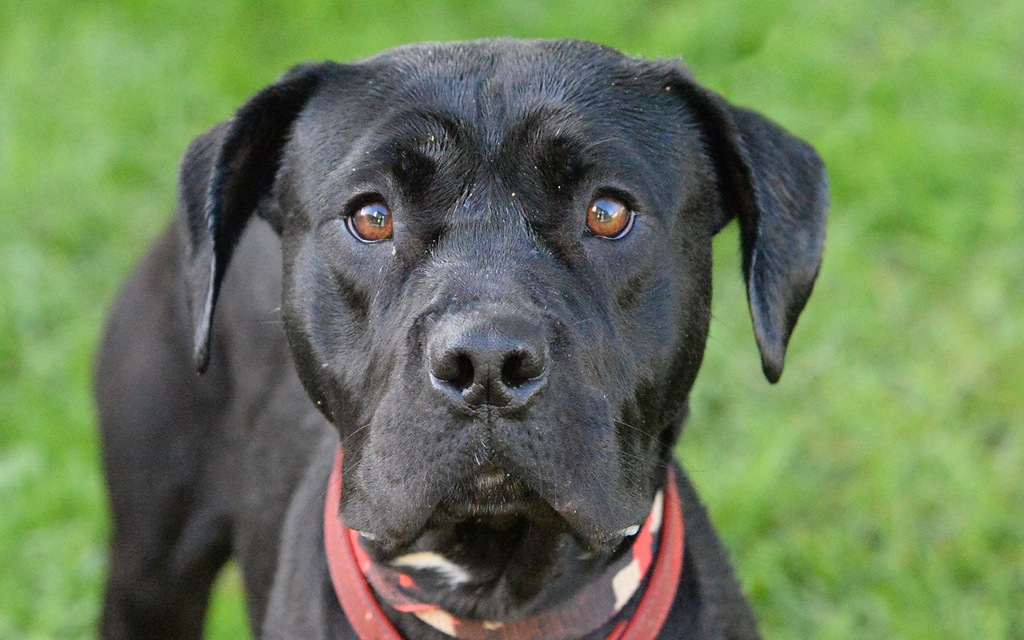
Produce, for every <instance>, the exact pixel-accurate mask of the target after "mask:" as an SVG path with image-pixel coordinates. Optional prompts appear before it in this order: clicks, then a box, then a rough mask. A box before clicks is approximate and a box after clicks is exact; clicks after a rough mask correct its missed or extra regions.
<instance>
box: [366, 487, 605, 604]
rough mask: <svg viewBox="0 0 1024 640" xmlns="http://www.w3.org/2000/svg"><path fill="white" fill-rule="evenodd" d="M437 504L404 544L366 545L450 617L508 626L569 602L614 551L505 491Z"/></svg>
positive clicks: (533, 499)
mask: <svg viewBox="0 0 1024 640" xmlns="http://www.w3.org/2000/svg"><path fill="white" fill-rule="evenodd" d="M480 498H481V496H480V494H479V493H477V494H475V495H470V496H467V497H466V498H464V499H461V498H460V499H458V500H445V501H443V502H442V503H441V504H440V505H439V506H438V507H437V509H436V510H435V511H434V513H433V514H432V515H431V517H430V519H429V520H428V521H427V523H426V525H425V526H424V527H423V528H422V530H421V531H420V532H419V534H418V535H417V536H416V537H415V539H414V540H412V541H411V542H408V543H405V544H400V545H394V544H388V543H386V542H385V543H382V542H381V541H374V540H369V541H367V544H365V545H364V547H365V548H366V549H367V551H369V552H370V555H371V557H373V558H374V560H375V561H376V562H378V563H381V564H386V565H389V566H391V567H392V568H394V569H397V570H400V571H401V572H402V573H406V574H408V575H410V576H411V577H412V578H413V580H414V581H415V582H416V584H417V586H418V587H419V588H420V589H421V591H422V593H423V597H424V599H425V600H426V601H428V602H430V603H431V604H436V605H439V606H440V607H442V608H443V609H445V610H446V611H448V612H450V613H452V614H453V615H455V616H456V617H459V618H463V619H469V620H485V621H501V622H515V621H516V620H520V619H523V618H526V617H529V616H530V615H533V614H535V613H536V612H538V611H541V610H543V609H546V608H548V607H551V606H553V605H556V604H558V603H559V602H561V601H563V600H565V599H567V598H569V597H571V596H572V595H573V593H574V592H575V591H576V589H577V588H578V587H579V586H580V585H581V584H585V583H586V582H588V581H589V580H590V579H591V578H592V577H593V576H594V574H596V573H597V572H599V571H600V569H601V567H603V566H604V565H605V564H606V563H607V561H608V560H609V558H610V557H611V556H612V555H613V553H614V552H607V551H606V552H598V551H595V550H593V549H592V548H591V547H589V546H588V545H587V544H586V543H585V542H583V541H582V538H581V537H580V536H579V535H577V534H576V533H575V532H574V531H573V530H572V528H571V527H570V526H569V523H568V522H567V521H566V520H565V519H564V518H563V517H562V516H561V515H559V514H558V513H557V512H556V511H555V510H554V509H553V508H552V507H551V506H550V505H549V504H547V503H546V502H544V501H543V500H542V499H541V498H540V497H539V496H537V495H536V494H533V493H532V492H530V491H528V490H522V489H521V487H516V486H509V487H505V488H504V489H503V490H502V491H500V492H497V493H492V494H491V495H490V496H488V498H490V499H480Z"/></svg>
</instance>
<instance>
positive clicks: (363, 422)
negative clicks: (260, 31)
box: [97, 40, 827, 640]
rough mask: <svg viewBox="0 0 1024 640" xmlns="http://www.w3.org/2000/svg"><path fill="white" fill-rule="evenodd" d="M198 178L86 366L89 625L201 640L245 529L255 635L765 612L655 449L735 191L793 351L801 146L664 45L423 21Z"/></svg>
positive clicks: (549, 632) (637, 623)
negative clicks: (96, 544)
mask: <svg viewBox="0 0 1024 640" xmlns="http://www.w3.org/2000/svg"><path fill="white" fill-rule="evenodd" d="M179 185H180V186H179V194H178V195H179V201H180V207H179V212H178V215H177V217H176V218H175V219H174V221H173V222H172V223H171V225H170V228H169V229H168V230H167V231H166V233H164V235H163V236H162V237H161V238H160V239H159V240H157V242H156V244H155V245H154V246H153V248H152V249H151V250H150V253H149V255H148V256H147V257H146V258H145V259H144V260H143V262H142V263H141V264H140V265H139V267H138V268H137V269H136V271H135V272H134V274H133V275H132V277H131V279H130V280H129V282H128V284H127V287H126V289H125V290H124V292H123V294H122V296H121V298H120V301H119V302H118V303H117V305H116V307H115V309H114V310H113V313H112V315H111V319H110V323H109V326H108V328H107V333H106V336H105V339H104V342H103V346H102V350H101V353H100V358H99V364H98V369H97V396H98V404H99V412H100V418H101V422H102V427H103V449H104V458H105V464H106V470H107V479H108V482H109V486H110V494H111V507H112V511H113V541H112V551H111V557H110V574H109V580H108V584H107V590H106V600H105V607H104V612H103V619H102V633H103V636H104V637H107V638H143V637H145V638H149V637H153V638H191V637H198V636H199V635H200V634H201V631H202V626H203V617H204V613H205V609H206V605H207V600H208V596H209V592H210V587H211V584H212V582H213V580H214V577H215V576H216V574H217V572H218V570H219V569H220V568H221V566H222V565H223V564H224V563H225V562H226V561H227V559H228V558H229V557H234V558H235V559H236V560H237V562H238V564H239V565H240V566H241V569H242V575H243V577H244V582H245V590H246V593H247V596H248V599H247V604H248V611H249V619H250V622H251V625H252V628H253V630H254V633H256V635H257V636H260V637H264V638H324V639H326V638H357V637H360V636H359V635H357V633H362V634H369V635H368V636H366V635H364V636H363V637H382V638H383V637H398V636H397V635H395V634H400V635H401V637H405V638H433V639H437V640H441V639H444V638H448V637H450V636H451V635H454V636H457V637H472V638H477V637H479V638H526V637H531V636H532V637H547V638H551V639H556V638H569V637H587V638H606V637H612V638H640V637H648V638H653V637H658V638H755V637H757V630H756V625H755V622H754V619H753V616H752V615H751V612H750V610H749V607H748V605H747V603H746V601H745V599H744V598H743V596H742V595H741V594H740V592H739V589H738V588H737V585H736V581H735V579H734V577H733V574H732V570H731V569H730V566H729V563H728V560H727V557H726V553H725V551H724V550H723V548H722V546H721V544H720V542H719V540H718V538H717V536H716V534H715V533H714V530H713V529H712V526H711V524H710V522H709V521H708V518H707V515H706V514H705V512H704V510H703V508H702V506H701V505H700V503H699V501H698V499H697V497H696V495H695V494H694V492H693V489H692V487H691V485H690V483H689V482H688V481H687V479H686V477H685V476H684V475H683V474H682V472H681V471H680V470H678V468H677V467H676V465H675V463H674V462H672V458H671V455H672V447H673V444H674V443H675V442H676V440H677V438H678V436H679V432H680V429H681V427H682V424H683V422H684V420H685V417H686V413H687V395H688V393H689V391H690V388H691V386H692V384H693V381H694V377H695V376H696V375H697V370H698V368H699V367H700V363H701V358H702V354H703V351H704V346H705V341H706V338H707V333H708V323H709V316H710V302H711V239H712V236H714V234H715V233H716V232H718V230H719V229H721V228H722V227H723V225H725V224H726V223H727V222H729V221H730V220H731V219H732V218H734V217H735V218H737V219H738V221H739V224H740V230H741V240H742V253H743V274H744V276H745V278H746V281H747V284H748V287H747V292H748V295H749V300H750V310H751V313H752V315H753V321H754V328H755V331H756V336H757V343H758V347H759V348H760V351H761V357H762V362H763V365H764V372H765V375H766V376H767V377H768V379H769V380H771V381H773V382H774V381H776V380H777V379H778V378H779V375H780V374H781V372H782V364H783V357H784V354H785V349H786V344H787V341H788V339H789V335H790V332H791V331H792V329H793V326H794V324H795V323H796V321H797V316H798V315H799V314H800V312H801V310H802V309H803V306H804V304H805V302H806V300H807V298H808V296H809V295H810V293H811V288H812V286H813V283H814V279H815V277H816V275H817V271H818V267H819V264H820V261H821V252H822V247H823V240H824V227H825V217H826V208H827V188H826V179H825V174H824V171H823V169H822V165H821V162H820V160H819V158H818V156H817V155H816V154H815V153H814V151H813V150H812V149H811V148H810V147H809V146H807V145H806V144H804V143H803V142H801V141H799V140H797V139H795V138H793V137H791V136H789V135H788V134H787V133H785V132H784V131H782V130H781V129H780V128H779V127H778V126H776V125H774V124H772V123H771V122H769V121H767V120H766V119H764V118H763V117H761V116H759V115H757V114H755V113H752V112H750V111H746V110H743V109H738V108H735V107H732V106H730V105H728V104H726V103H725V102H724V101H723V100H722V99H721V98H720V97H719V96H717V95H716V94H714V93H712V92H710V91H708V90H706V89H703V88H701V87H700V86H698V85H697V84H696V83H695V82H694V81H693V79H692V78H691V77H690V76H689V75H688V73H687V72H686V71H684V70H682V69H680V68H679V67H678V66H677V65H675V64H673V63H671V62H665V61H644V60H637V59H633V58H628V57H625V56H623V55H621V54H619V53H617V52H615V51H613V50H611V49H608V48H604V47H601V46H598V45H593V44H588V43H583V42H570V41H514V40H495V41H481V42H472V43H456V44H423V45H414V46H406V47H401V48H398V49H394V50H390V51H387V52H384V53H382V54H380V55H377V56H375V57H372V58H369V59H367V60H364V61H361V62H357V63H353V64H335V63H324V64H308V65H302V66H299V67H296V68H294V69H292V70H291V71H289V72H288V73H287V74H285V75H284V76H283V77H282V78H281V79H280V80H279V81H277V82H276V83H274V84H272V85H271V86H269V87H267V88H266V89H264V90H263V91H260V92H259V93H258V94H256V95H255V96H254V97H253V98H252V99H251V100H249V101H248V102H247V103H246V104H245V105H243V106H242V108H241V109H240V110H239V111H238V113H237V114H236V115H235V117H234V118H233V119H232V120H231V121H230V122H225V123H221V124H219V125H217V126H215V127H214V128H213V129H211V130H210V131H209V132H207V133H205V134H203V135H202V136H200V137H199V138H197V139H196V140H195V141H194V142H193V143H192V145H191V146H190V147H189V149H188V151H187V153H186V155H185V158H184V161H183V162H182V166H181V177H180V182H179ZM254 214H255V216H254ZM229 262H231V268H230V270H229V269H228V263H229ZM215 305H216V307H217V309H216V314H214V306H215ZM211 323H212V324H211ZM211 327H212V328H211ZM197 369H198V370H199V371H200V372H205V374H204V375H202V376H198V375H196V370H197ZM339 436H340V440H339ZM339 442H340V443H341V448H340V449H341V450H343V454H339ZM342 455H343V457H342ZM336 459H337V460H338V461H339V462H338V465H339V467H340V468H339V469H335V462H336ZM341 461H343V465H342V464H341ZM332 471H333V472H334V473H335V474H338V475H336V476H335V481H334V482H333V483H331V486H330V489H331V492H328V489H329V486H328V485H329V482H328V478H329V476H330V475H331V474H332ZM673 478H674V479H675V480H673ZM339 480H341V486H340V495H339V490H338V482H339ZM673 482H674V483H675V484H672V483H673ZM674 487H678V494H679V496H680V497H679V498H678V499H677V498H676V497H675V493H676V491H675V490H674ZM325 495H327V496H328V503H327V504H328V506H327V507H326V512H325V506H324V505H325ZM332 496H333V497H332ZM332 500H337V501H338V502H332ZM680 503H681V508H682V518H681V519H680V518H679V517H678V516H677V515H673V513H674V512H673V511H672V509H678V508H679V504H680ZM652 505H653V506H652ZM339 514H340V520H339V518H338V516H339ZM342 523H343V524H342ZM346 526H347V528H346ZM684 530H685V536H684V535H683V531H684ZM325 531H326V532H327V533H326V534H325ZM332 545H333V547H332ZM325 546H326V549H327V550H326V551H325ZM332 548H333V549H334V550H335V551H332ZM337 549H341V550H342V551H340V552H337V553H340V554H341V555H340V556H336V555H332V554H334V553H335V552H336V551H337ZM329 557H330V560H329V559H328V558H329ZM338 558H342V559H341V560H339V559H338ZM346 562H347V563H349V564H347V565H346V564H345V563H346ZM353 562H354V564H353ZM680 562H681V565H682V568H681V569H678V567H679V564H680ZM343 565H344V566H343ZM346 567H348V568H346ZM352 567H356V568H354V569H353V568H352ZM666 567H668V569H666ZM613 569H614V570H613ZM350 570H351V571H353V572H354V573H346V572H348V571H350ZM363 574H365V578H364V577H363ZM669 574H671V575H669ZM626 578H629V579H628V580H627V579H626ZM366 580H369V583H370V584H371V585H372V591H371V590H370V587H368V586H367V583H366ZM602 590H603V591H602ZM369 593H373V594H375V595H374V596H372V597H369V600H367V601H365V602H362V603H361V604H360V603H359V602H357V603H356V604H352V603H351V602H346V598H348V599H352V598H356V599H357V600H358V599H359V598H364V600H365V597H366V596H367V594H369ZM352 594H356V595H355V596H353V595H352ZM360 594H361V595H360ZM378 600H379V601H380V602H379V605H378V604H377V601H378ZM360 607H364V608H360ZM364 618H365V621H364V620H363V619H364ZM367 625H369V627H367ZM531 625H533V626H531ZM366 628H370V631H366V630H365V629H366ZM374 629H376V630H374ZM531 629H532V631H531ZM389 634H390V635H389Z"/></svg>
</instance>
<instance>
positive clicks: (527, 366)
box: [501, 352, 544, 389]
mask: <svg viewBox="0 0 1024 640" xmlns="http://www.w3.org/2000/svg"><path fill="white" fill-rule="evenodd" d="M543 373H544V366H543V364H542V363H541V362H540V361H539V359H538V358H537V357H536V356H534V355H533V354H529V353H522V352H515V353H512V354H509V356H508V357H507V358H506V359H505V362H504V364H503V365H502V367H501V382H502V384H504V385H505V386H506V387H507V388H509V389H517V388H519V387H521V386H523V385H524V384H526V383H527V382H530V381H531V380H534V379H535V378H537V377H539V376H540V375H541V374H543Z"/></svg>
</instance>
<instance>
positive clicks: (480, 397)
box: [427, 317, 548, 407]
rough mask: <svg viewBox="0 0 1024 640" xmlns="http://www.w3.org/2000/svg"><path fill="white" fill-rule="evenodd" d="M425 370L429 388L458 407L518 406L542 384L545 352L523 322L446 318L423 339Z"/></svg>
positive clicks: (536, 330) (538, 335)
mask: <svg viewBox="0 0 1024 640" xmlns="http://www.w3.org/2000/svg"><path fill="white" fill-rule="evenodd" d="M427 367H428V369H429V373H430V379H431V382H432V383H433V385H434V388H436V389H437V390H438V391H441V392H443V393H445V394H447V395H448V396H450V397H452V398H454V399H455V400H457V401H458V402H460V403H465V404H468V405H471V406H484V405H487V406H494V407H506V406H514V405H522V404H525V403H526V402H527V401H528V400H529V399H530V397H532V396H533V395H534V394H535V393H536V392H537V391H538V390H540V388H541V387H543V386H544V384H545V383H546V382H547V371H548V348H547V343H546V341H545V340H544V335H543V331H542V329H541V328H540V327H539V326H537V325H536V324H534V323H532V322H530V321H527V320H523V319H520V318H515V317H497V318H490V319H485V320H479V319H477V321H468V322H467V321H464V320H461V319H451V320H450V321H448V322H444V323H442V324H441V325H440V326H438V327H437V329H436V330H435V332H434V336H432V338H431V340H430V341H429V343H428V347H427Z"/></svg>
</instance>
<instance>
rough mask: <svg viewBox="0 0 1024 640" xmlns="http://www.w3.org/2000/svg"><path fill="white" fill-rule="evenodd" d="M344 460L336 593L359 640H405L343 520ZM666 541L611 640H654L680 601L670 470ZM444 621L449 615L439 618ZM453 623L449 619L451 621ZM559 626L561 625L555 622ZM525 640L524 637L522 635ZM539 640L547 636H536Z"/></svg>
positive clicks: (334, 477) (330, 498) (333, 498)
mask: <svg viewBox="0 0 1024 640" xmlns="http://www.w3.org/2000/svg"><path fill="white" fill-rule="evenodd" d="M341 459H342V450H341V447H340V446H339V447H338V453H337V455H336V457H335V462H334V469H333V470H332V472H331V478H330V480H329V481H328V484H327V501H326V503H325V505H324V547H325V550H326V552H327V564H328V567H329V569H330V574H331V582H332V583H333V585H334V592H335V594H336V595H337V597H338V601H339V602H340V603H341V607H342V609H343V610H344V611H345V615H346V617H347V618H348V620H349V623H350V624H351V625H352V627H353V628H354V629H355V631H356V634H357V635H358V636H359V638H360V640H403V638H402V636H400V635H399V634H398V631H397V630H396V629H395V627H394V625H392V624H391V622H390V621H389V620H388V619H387V616H385V614H384V611H383V610H381V607H380V604H379V603H378V602H377V598H376V597H375V595H374V593H373V590H372V589H371V587H370V584H369V583H368V582H367V579H366V576H365V575H364V572H363V569H362V568H361V565H362V566H365V565H366V563H367V562H368V561H369V559H368V558H367V557H366V554H365V553H364V552H363V551H362V549H361V548H359V545H358V543H357V541H356V539H355V537H356V535H357V534H356V533H355V532H353V531H351V530H350V529H348V527H346V526H345V525H344V524H343V523H342V522H341V519H340V518H339V517H338V509H339V505H340V501H341ZM661 522H662V525H661V526H662V533H661V541H660V544H659V545H658V549H657V557H656V558H654V559H653V563H652V565H651V567H650V577H649V579H648V583H647V587H646V590H645V591H644V594H643V596H642V597H641V599H640V603H639V605H638V606H637V609H636V611H635V612H634V613H633V615H632V617H630V618H629V619H627V620H623V621H622V622H620V623H619V624H617V625H616V626H615V628H614V629H612V632H611V633H610V634H609V635H608V637H607V639H606V640H651V639H653V638H654V637H655V636H657V635H658V632H659V631H660V630H661V626H662V625H663V624H664V623H665V619H666V618H667V617H668V612H669V610H670V609H671V608H672V602H673V601H674V600H675V594H676V588H677V587H678V586H679V576H680V574H681V572H682V567H683V514H682V505H681V502H680V499H679V492H678V490H677V488H676V482H675V473H674V471H673V470H672V468H671V467H670V468H669V471H668V477H667V479H666V481H665V499H664V507H663V512H662V517H661ZM440 613H441V614H443V615H449V614H447V613H445V612H440ZM449 617H450V616H449ZM556 622H557V621H556ZM519 635H520V637H522V634H519ZM536 637H537V638H541V637H543V635H537V636H536Z"/></svg>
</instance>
